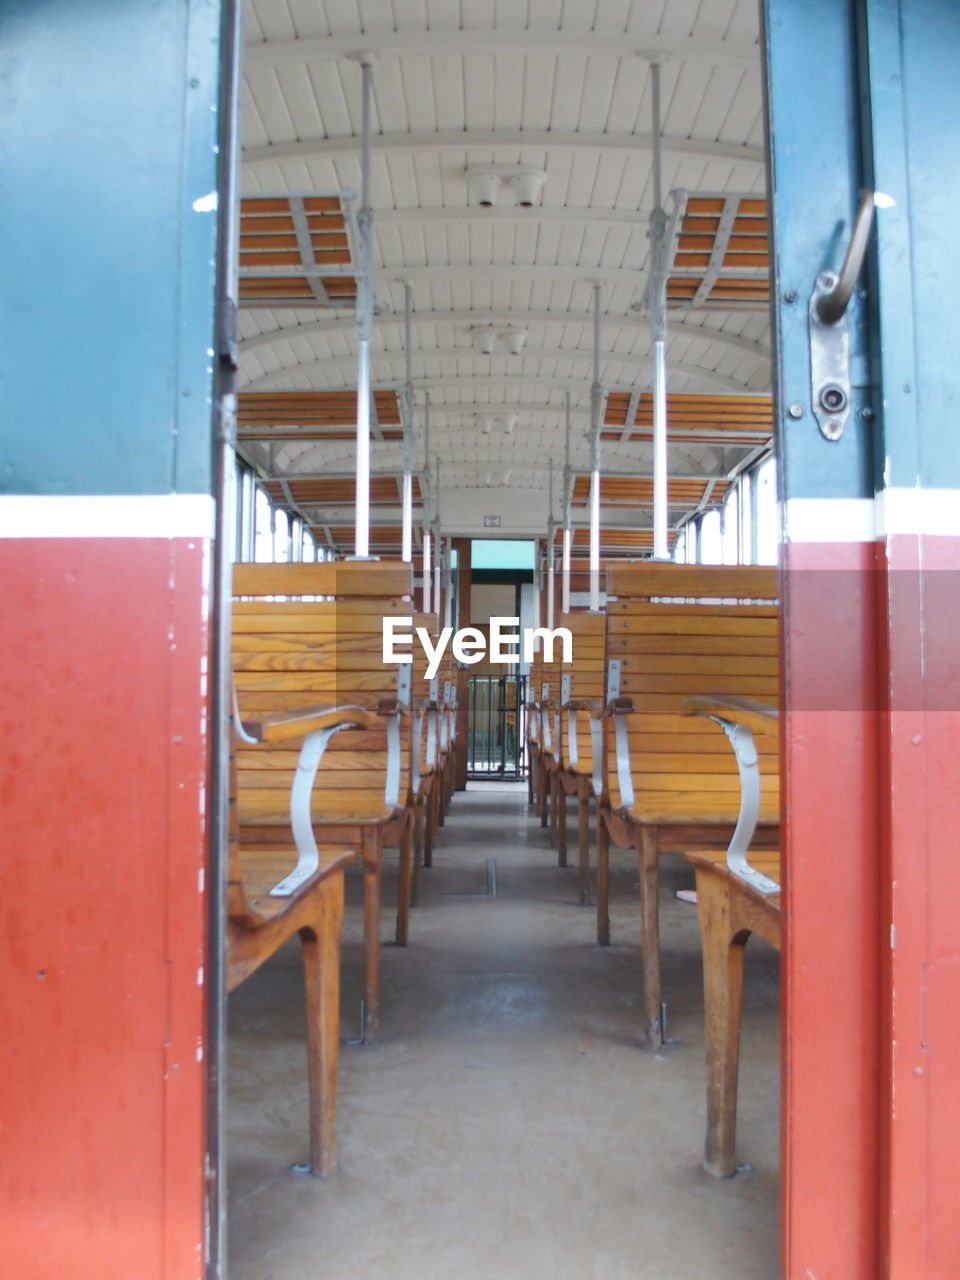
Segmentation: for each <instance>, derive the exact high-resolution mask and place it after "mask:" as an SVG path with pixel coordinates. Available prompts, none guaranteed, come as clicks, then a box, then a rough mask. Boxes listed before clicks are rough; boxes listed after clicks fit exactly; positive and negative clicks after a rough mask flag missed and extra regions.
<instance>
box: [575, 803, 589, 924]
mask: <svg viewBox="0 0 960 1280" xmlns="http://www.w3.org/2000/svg"><path fill="white" fill-rule="evenodd" d="M577 852H578V855H579V859H580V905H581V907H589V905H590V784H589V783H588V782H587V780H586V778H582V779H581V780H580V782H579V783H578V786H577Z"/></svg>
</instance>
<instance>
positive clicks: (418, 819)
mask: <svg viewBox="0 0 960 1280" xmlns="http://www.w3.org/2000/svg"><path fill="white" fill-rule="evenodd" d="M429 799H430V793H429V792H428V793H427V794H426V795H425V796H422V797H421V798H420V800H419V802H418V803H417V804H416V805H415V807H414V810H413V877H412V879H411V882H410V905H411V907H415V906H416V905H417V903H418V902H419V901H420V871H421V868H422V867H423V865H424V858H425V853H424V836H425V832H426V828H427V822H426V812H427V804H428V803H429Z"/></svg>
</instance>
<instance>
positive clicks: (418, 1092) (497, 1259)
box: [228, 786, 778, 1280]
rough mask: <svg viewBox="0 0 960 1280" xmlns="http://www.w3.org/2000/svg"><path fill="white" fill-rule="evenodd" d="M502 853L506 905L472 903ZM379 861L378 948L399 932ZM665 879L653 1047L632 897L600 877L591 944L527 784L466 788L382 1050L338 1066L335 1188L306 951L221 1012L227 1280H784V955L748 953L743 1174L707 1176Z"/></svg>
mask: <svg viewBox="0 0 960 1280" xmlns="http://www.w3.org/2000/svg"><path fill="white" fill-rule="evenodd" d="M489 858H495V859H496V888H497V894H496V897H489V896H482V895H483V892H484V889H485V887H486V875H485V867H486V862H487V859H489ZM394 865H395V864H391V866H390V871H389V873H388V875H387V883H386V890H385V898H386V900H387V902H386V904H385V907H384V916H383V936H384V937H387V936H389V935H390V932H391V929H392V909H391V906H392V898H391V895H392V892H393V888H394V878H393V871H394ZM688 879H689V877H688V870H687V868H686V867H685V866H684V865H683V864H682V863H680V864H677V863H675V862H673V861H672V860H668V861H666V862H665V866H664V882H665V883H664V889H663V904H662V917H663V932H664V939H665V941H664V981H665V994H666V996H667V998H668V1000H669V1005H670V1027H669V1030H670V1033H671V1034H672V1035H675V1036H678V1037H680V1039H681V1041H682V1043H681V1044H679V1045H676V1046H672V1047H670V1048H668V1049H667V1050H665V1051H663V1052H662V1053H659V1054H653V1053H651V1052H649V1051H648V1050H646V1049H644V1048H642V1047H641V1043H640V1038H639V1023H640V1011H641V1004H640V996H639V991H638V959H639V942H640V937H639V932H640V931H639V924H638V920H637V911H636V878H635V875H634V866H633V861H632V859H631V858H630V856H629V855H628V854H626V853H620V854H619V855H617V857H616V870H615V874H614V877H613V936H614V942H615V945H614V946H612V947H611V948H609V949H600V948H598V947H597V946H596V945H595V943H594V941H593V938H594V920H593V913H592V912H591V911H589V910H584V909H583V908H581V907H579V906H578V905H577V890H576V873H575V872H574V871H573V870H560V869H558V868H557V866H556V855H555V853H554V851H553V850H552V849H551V848H550V846H549V844H548V841H547V837H546V833H545V832H543V831H541V830H540V828H539V826H537V825H536V823H535V821H534V820H533V819H532V818H531V817H530V811H529V810H528V808H527V805H526V800H525V789H524V790H522V791H521V790H518V789H511V788H504V787H502V786H501V787H495V788H494V789H490V790H479V789H475V790H471V791H470V792H468V793H466V794H459V795H458V796H457V797H456V799H455V801H454V805H453V808H452V810H451V812H450V814H449V816H448V819H447V825H446V827H445V829H444V830H443V831H442V832H441V834H440V842H439V847H438V849H437V852H436V856H435V866H434V868H433V869H432V870H430V871H427V872H425V875H424V882H425V883H424V891H423V899H422V903H421V905H420V906H418V907H417V908H416V910H415V911H414V913H413V916H412V921H411V944H410V946H409V947H408V948H406V949H405V950H400V949H397V948H395V947H392V946H388V947H386V948H385V949H384V953H383V970H384V974H383V983H384V989H383V1019H382V1035H381V1043H380V1044H379V1045H378V1046H376V1047H364V1048H347V1047H345V1048H344V1050H343V1055H342V1059H341V1064H342V1069H341V1092H340V1104H339V1134H340V1170H339V1172H338V1174H337V1175H336V1176H335V1177H334V1178H333V1179H330V1180H328V1181H326V1182H320V1181H317V1180H315V1179H312V1178H309V1177H303V1176H298V1175H296V1174H293V1173H292V1172H291V1171H290V1165H291V1164H292V1163H293V1162H294V1161H297V1160H302V1159H303V1158H304V1157H305V1154H306V1149H305V1144H304V1132H305V1128H304V1125H305V1112H306V1093H305V1083H304V1049H303V1043H302V1003H301V987H300V982H299V957H298V954H297V951H296V949H295V948H294V949H288V950H287V951H285V952H283V953H282V954H281V955H280V956H278V957H277V958H276V959H275V960H274V961H273V962H272V963H271V964H270V965H268V966H266V967H265V968H264V969H263V970H262V971H261V972H260V973H258V974H257V975H255V976H254V977H253V978H251V979H250V980H249V981H248V982H247V983H245V984H244V986H243V987H241V988H240V989H239V990H238V991H237V992H236V993H235V994H234V995H233V996H231V999H230V1071H229V1108H228V1128H229V1136H230V1147H229V1165H228V1168H229V1193H230V1194H229V1204H230V1213H229V1235H230V1260H231V1261H230V1271H229V1275H230V1280H334V1278H336V1280H346V1278H349V1280H413V1278H414V1277H416V1278H417V1280H448V1278H452V1277H458V1278H460V1280H539V1277H546V1278H549V1280H628V1278H629V1280H727V1277H729V1278H730V1280H733V1278H734V1277H736V1278H737V1280H775V1277H776V1276H777V1274H778V1267H777V1237H778V1224H777V1213H778V1210H777V1198H778V1167H777V1107H778V1089H777V1069H778V1068H777V982H778V971H777V957H776V955H775V954H774V953H773V952H772V951H770V950H769V949H768V948H766V947H765V946H764V944H763V943H761V942H757V941H755V942H752V943H751V945H750V947H748V949H747V956H748V966H747V968H748V973H747V994H746V1014H745V1021H744V1037H743V1064H742V1071H741V1103H740V1122H739V1123H740V1129H739V1142H738V1147H739V1154H740V1157H741V1159H748V1160H750V1161H751V1162H752V1164H753V1166H754V1172H753V1173H752V1174H749V1175H747V1176H745V1177H738V1178H736V1179H733V1180H731V1181H728V1182H715V1181H714V1180H713V1179H711V1178H709V1177H707V1175H705V1174H704V1173H702V1172H701V1170H700V1168H699V1164H698V1161H699V1156H700V1148H701V1144H702V1139H703V1111H704V1099H703V1088H704V1085H703V1032H702V1017H703V1015H702V1005H701V1000H702V994H701V978H700V969H699V966H700V959H699V952H698V935H697V927H696V912H695V909H694V908H693V907H690V906H688V905H686V904H684V903H681V902H678V901H677V900H676V899H675V898H674V896H673V892H674V890H675V889H676V888H678V887H681V886H683V885H685V884H687V883H688ZM348 898H349V905H348V918H347V924H346V928H345V937H344V955H343V964H344V1006H343V1033H344V1036H348V1035H352V1034H354V1033H355V1029H356V1013H357V1000H358V979H359V973H360V915H359V908H360V896H359V886H358V884H357V883H356V881H354V882H353V883H351V885H350V888H349V891H348Z"/></svg>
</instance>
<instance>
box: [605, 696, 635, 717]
mask: <svg viewBox="0 0 960 1280" xmlns="http://www.w3.org/2000/svg"><path fill="white" fill-rule="evenodd" d="M607 711H608V712H609V714H610V715H612V716H618V715H623V714H624V713H625V712H628V711H633V699H632V698H611V700H610V701H609V702H608V703H607Z"/></svg>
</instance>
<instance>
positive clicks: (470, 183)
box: [467, 164, 547, 209]
mask: <svg viewBox="0 0 960 1280" xmlns="http://www.w3.org/2000/svg"><path fill="white" fill-rule="evenodd" d="M546 180H547V175H546V172H545V170H543V169H541V168H540V167H539V166H537V165H533V164H521V165H515V164H512V165H502V164H485V165H471V166H470V168H469V169H467V187H468V188H469V191H470V199H471V200H472V202H473V203H474V204H478V205H480V206H481V207H482V208H484V209H489V208H491V207H492V206H493V205H495V204H496V203H497V196H498V194H499V192H500V188H501V187H502V186H503V185H504V184H506V185H507V186H509V188H510V190H511V191H512V192H513V199H514V202H515V203H516V204H517V205H519V206H520V208H521V209H531V208H533V206H534V205H538V204H539V203H540V200H541V197H542V196H543V187H544V183H545V182H546Z"/></svg>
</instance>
